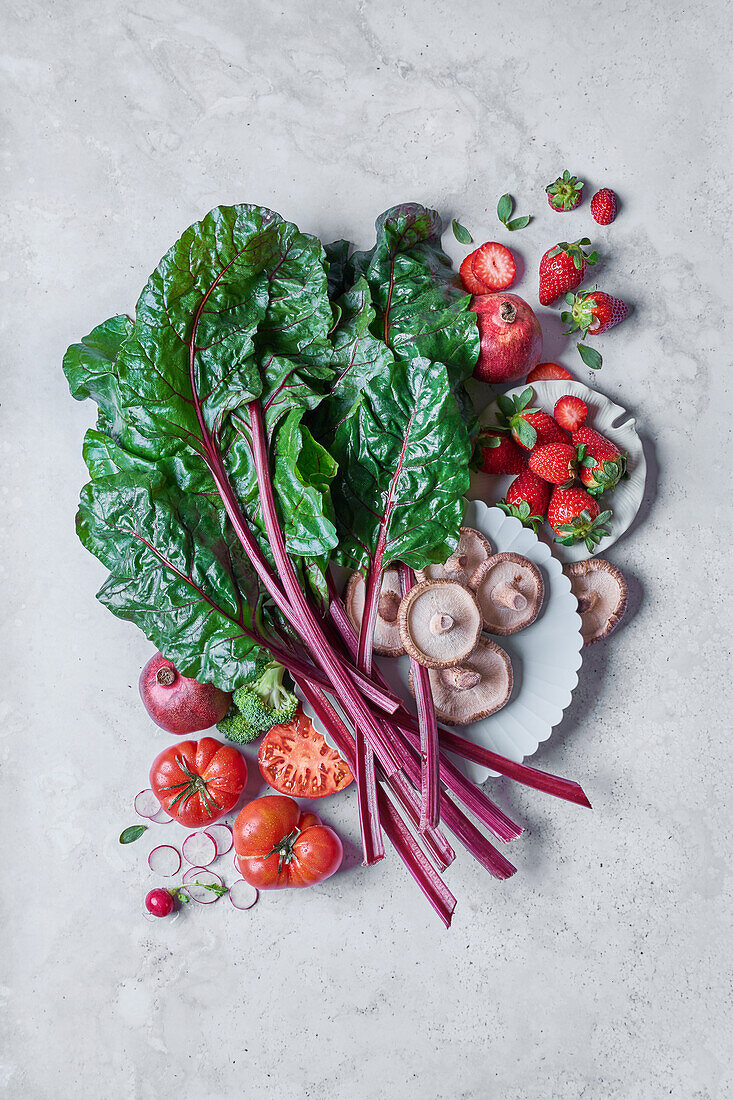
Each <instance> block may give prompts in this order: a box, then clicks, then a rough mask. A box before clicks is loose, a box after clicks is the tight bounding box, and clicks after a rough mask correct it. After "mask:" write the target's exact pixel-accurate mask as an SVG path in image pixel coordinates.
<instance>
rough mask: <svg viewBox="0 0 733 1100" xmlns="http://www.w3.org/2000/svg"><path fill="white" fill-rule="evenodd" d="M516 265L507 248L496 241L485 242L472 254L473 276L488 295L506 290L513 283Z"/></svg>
mask: <svg viewBox="0 0 733 1100" xmlns="http://www.w3.org/2000/svg"><path fill="white" fill-rule="evenodd" d="M516 274H517V265H516V263H515V262H514V257H513V256H512V254H511V252H510V251H509V249H508V248H506V247H505V246H504V245H503V244H497V242H496V241H487V242H486V244H482V245H481V247H480V248H477V249H476V251H475V252H474V253H473V275H474V278H475V279H477V280H478V282H480V283H483V284H484V286H485V288H486V289H485V290H484V291H482V293H483V294H488V293H490V292H491V291H494V290H506V288H507V287H508V286H511V285H512V283H513V282H514V276H515V275H516Z"/></svg>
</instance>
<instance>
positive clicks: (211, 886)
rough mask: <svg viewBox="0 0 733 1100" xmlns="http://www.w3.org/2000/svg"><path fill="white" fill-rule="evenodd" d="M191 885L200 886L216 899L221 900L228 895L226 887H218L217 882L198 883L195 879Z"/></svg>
mask: <svg viewBox="0 0 733 1100" xmlns="http://www.w3.org/2000/svg"><path fill="white" fill-rule="evenodd" d="M193 885H194V886H200V887H201V888H202V889H203V890H210V891H211V893H212V894H216V896H217V897H218V898H223V897H224V895H225V894H228V893H229V889H228V887H226V886H220V885H219V883H218V882H199V881H198V879H197V880H196V881H195V882H194V883H193Z"/></svg>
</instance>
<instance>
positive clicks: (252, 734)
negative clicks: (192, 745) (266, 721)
mask: <svg viewBox="0 0 733 1100" xmlns="http://www.w3.org/2000/svg"><path fill="white" fill-rule="evenodd" d="M216 728H217V729H218V730H219V732H220V733H223V734H224V736H225V737H226V738H228V740H229V741H236V742H237V744H239V745H248V744H249V743H250V741H255V740H256V739H257V738H258V737H259V736H260V735H261V733H262V731H261V730H254V729H252V727H251V726H250V724H249V722H245V720H244V718H243V717H242V715H241V714H240V713H239V711H238V710H237V708H236V707H232V708H231V709H230V711H229V713H228V714H227V716H226V718H222V720H221V722H217V723H216Z"/></svg>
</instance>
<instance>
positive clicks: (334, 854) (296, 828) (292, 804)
mask: <svg viewBox="0 0 733 1100" xmlns="http://www.w3.org/2000/svg"><path fill="white" fill-rule="evenodd" d="M234 850H235V852H236V853H237V864H238V865H239V870H240V871H241V873H242V878H243V879H245V880H246V881H247V882H248V883H249V884H250V886H256V887H257V888H258V890H283V889H285V887H288V886H292V887H295V888H300V887H303V886H313V885H314V883H316V882H322V881H323V879H326V878H329V876H330V875H332V874H333V873H334V872H335V871H337V870H338V869H339V867H340V866H341V860H342V858H343V854H344V850H343V848H342V846H341V841H340V840H339V837H338V834H337V833H335V832H334V831H333V829H331V828H329V827H328V825H322V824H321V820H320V818H319V817H317V816H316V814H312V813H301V810H300V806H299V805H298V803H297V802H296V801H295V799H293V798H288V797H287V795H280V794H273V795H266V796H265V797H264V798H256V799H255V801H254V802H250V803H249V804H248V805H247V806H245V807H244V809H242V810H240V812H239V815H238V817H237V820H236V821H235V822H234Z"/></svg>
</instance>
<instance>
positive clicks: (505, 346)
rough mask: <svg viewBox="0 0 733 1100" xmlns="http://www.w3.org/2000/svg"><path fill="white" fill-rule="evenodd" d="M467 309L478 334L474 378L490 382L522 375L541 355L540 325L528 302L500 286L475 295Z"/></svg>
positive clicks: (504, 380)
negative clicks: (496, 289) (498, 288)
mask: <svg viewBox="0 0 733 1100" xmlns="http://www.w3.org/2000/svg"><path fill="white" fill-rule="evenodd" d="M471 309H472V310H473V312H474V313H475V314H476V317H477V319H478V331H479V336H480V337H481V351H480V352H479V357H478V363H477V364H476V367H475V368H474V372H473V376H474V378H478V379H479V381H480V382H494V383H502V382H513V381H515V379H517V378H525V377H526V376H527V374H529V372H530V371H531V370H532V369H533V368H534V367H536V366H537V364H538V363H539V361H540V357H541V356H542V329H541V328H540V323H539V321H538V320H537V318H536V316H535V314H534V311H533V309H532V308H531V306H529V305H528V304H527V303H526V302H525V300H524V298H520V297H519V295H518V294H507V293H506V291H503V290H500V291H497V292H496V293H495V294H478V295H476V297H474V299H473V301H472V302H471Z"/></svg>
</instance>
